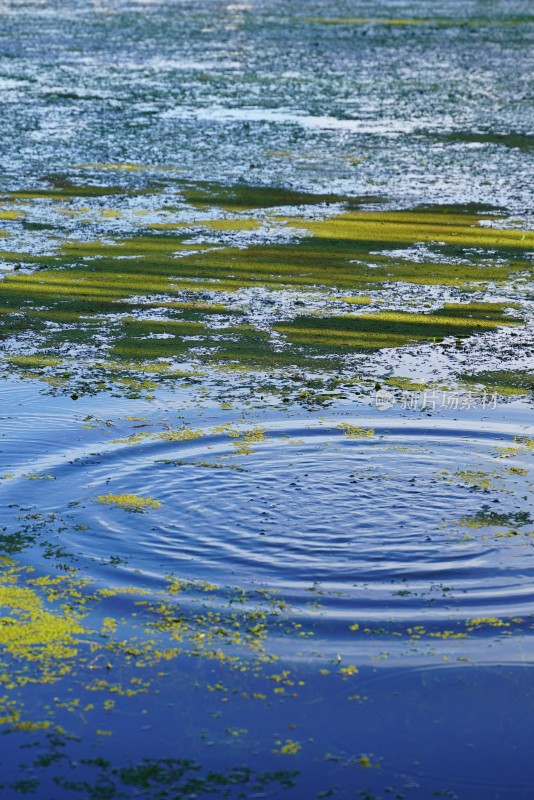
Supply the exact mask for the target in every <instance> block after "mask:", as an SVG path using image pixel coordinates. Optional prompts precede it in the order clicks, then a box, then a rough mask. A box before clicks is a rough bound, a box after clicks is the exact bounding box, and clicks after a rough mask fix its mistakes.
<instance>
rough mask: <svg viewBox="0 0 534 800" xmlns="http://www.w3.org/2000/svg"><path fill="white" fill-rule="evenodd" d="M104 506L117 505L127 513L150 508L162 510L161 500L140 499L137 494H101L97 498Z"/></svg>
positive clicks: (151, 498)
mask: <svg viewBox="0 0 534 800" xmlns="http://www.w3.org/2000/svg"><path fill="white" fill-rule="evenodd" d="M96 500H97V502H98V503H102V505H104V506H109V505H115V506H118V507H119V508H123V509H124V510H125V511H146V510H147V509H149V508H160V507H161V503H160V501H159V500H154V498H153V497H138V495H136V494H111V493H110V494H101V495H99V496H98V497H97V498H96Z"/></svg>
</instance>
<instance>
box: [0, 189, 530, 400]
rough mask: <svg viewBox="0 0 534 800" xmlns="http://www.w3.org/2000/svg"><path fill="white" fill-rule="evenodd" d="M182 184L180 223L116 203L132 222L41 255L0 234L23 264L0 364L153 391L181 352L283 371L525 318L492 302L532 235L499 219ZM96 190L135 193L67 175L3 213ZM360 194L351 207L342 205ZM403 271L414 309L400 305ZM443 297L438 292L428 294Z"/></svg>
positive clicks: (10, 282)
mask: <svg viewBox="0 0 534 800" xmlns="http://www.w3.org/2000/svg"><path fill="white" fill-rule="evenodd" d="M177 188H178V191H179V192H182V196H183V198H185V200H186V201H187V202H189V203H192V204H193V206H190V209H191V211H190V212H189V221H187V220H188V217H187V215H185V217H184V214H183V212H179V213H178V212H177V213H176V222H175V223H172V222H168V223H165V224H163V223H161V224H159V223H158V224H156V223H148V224H147V223H144V222H143V212H141V211H140V210H139V209H137V208H136V210H135V212H134V216H133V220H134V223H133V227H132V222H130V221H129V220H130V218H132V214H131V212H128V211H126V210H124V211H123V210H119V209H120V208H121V205H120V204H119V205H118V206H117V211H116V212H113V214H114V218H115V217H117V218H123V217H124V218H125V219H126V222H127V228H128V226H129V232H128V233H125V234H122V235H119V236H117V235H112V236H111V237H110V236H106V237H100V238H95V239H91V238H90V237H87V236H84V237H83V238H74V237H72V235H69V236H67V237H59V238H58V239H57V242H56V243H54V244H52V245H51V249H50V252H49V253H48V254H40V255H38V256H36V255H32V254H30V253H25V252H24V251H20V250H18V251H16V252H15V251H10V250H9V243H10V235H11V234H10V232H9V231H8V230H6V231H5V232H4V243H5V244H4V247H5V250H4V252H3V254H2V255H3V258H4V260H5V261H9V262H15V269H14V271H13V272H12V273H11V274H7V275H6V276H5V277H4V280H3V281H2V297H1V307H0V330H1V335H2V336H3V339H4V352H5V356H4V364H5V367H6V368H7V369H9V370H15V371H17V372H19V373H20V374H22V375H27V376H28V377H40V378H42V379H44V380H45V381H47V382H48V383H49V384H50V385H51V386H52V387H55V388H56V389H60V388H61V387H63V388H64V390H66V391H73V389H75V390H76V391H77V392H79V391H82V392H84V391H88V390H89V391H92V392H95V391H102V390H105V389H109V388H111V386H115V387H122V391H123V392H128V391H137V392H144V393H147V394H150V392H151V391H153V389H154V387H155V385H156V383H157V382H158V381H160V380H176V379H178V380H184V379H185V381H186V382H188V381H190V380H191V379H194V378H195V372H194V369H193V370H191V364H193V365H195V369H197V370H198V369H200V370H204V369H205V368H206V367H209V368H210V369H212V370H219V371H220V370H221V369H222V370H223V372H224V371H227V370H228V369H231V370H238V371H242V370H249V371H250V370H252V371H257V370H262V371H272V370H275V371H276V373H277V378H278V380H279V381H282V383H283V382H284V374H285V372H286V371H287V369H288V368H294V369H307V370H310V369H313V370H314V371H322V372H323V373H324V374H325V375H328V374H332V373H333V374H337V373H339V372H343V371H345V370H346V369H347V367H348V365H349V364H350V363H352V361H351V359H353V358H354V357H355V356H357V355H358V354H359V353H373V352H376V353H379V352H380V351H381V350H391V349H393V348H402V347H406V346H414V345H432V344H434V345H435V344H439V343H440V342H443V341H444V340H446V341H450V342H451V343H452V346H453V347H454V346H456V347H458V346H460V344H459V343H461V342H462V340H464V339H471V338H472V337H473V336H475V335H477V334H489V333H491V332H492V331H498V330H500V329H502V328H503V327H514V328H517V329H518V330H519V331H521V329H522V319H521V314H522V311H521V309H522V305H521V302H519V300H520V295H518V294H517V292H515V294H514V295H513V297H514V299H513V300H512V299H511V300H508V301H503V300H501V299H500V298H499V300H497V301H494V300H492V299H490V298H491V292H490V287H495V286H502V287H503V289H501V290H499V291H500V292H501V294H502V292H503V291H505V287H506V286H507V285H509V284H510V282H513V281H514V280H515V279H519V280H522V276H524V275H525V274H526V273H527V272H529V271H530V265H529V262H528V261H526V260H525V254H526V253H527V252H528V251H529V249H532V247H533V245H534V238H533V234H531V233H530V232H528V231H524V230H516V229H514V228H507V227H499V217H496V216H494V215H493V216H492V215H488V214H487V213H485V214H484V213H482V214H477V213H473V212H467V211H462V210H461V209H453V208H449V207H443V208H421V209H416V210H413V211H404V212H401V211H381V210H377V211H365V210H362V209H361V203H362V201H361V199H360V200H359V201H352V200H350V198H343V197H332V198H327V197H325V196H323V195H318V196H317V197H315V196H313V195H311V194H308V195H302V196H298V197H297V196H293V195H292V194H291V193H286V194H284V192H283V191H280V192H279V193H277V192H276V191H274V190H270V189H258V188H256V189H254V191H252V190H251V188H250V187H247V186H234V187H228V188H223V187H218V188H217V187H215V186H213V185H210V186H203V187H202V186H199V187H198V188H195V187H193V186H189V187H187V186H185V185H184V186H181V185H180V184H178V185H177ZM147 191H148V190H147ZM152 193H153V194H154V190H152ZM30 194H31V197H30ZM140 196H142V193H141V195H140ZM156 196H157V195H156ZM103 197H105V198H106V199H107V200H109V199H110V198H117V199H118V200H121V202H124V201H125V200H127V199H128V198H129V197H131V195H130V194H128V195H125V194H124V192H123V191H121V190H119V189H115V188H113V187H112V188H110V189H107V188H105V187H100V186H94V187H91V186H84V185H77V184H70V185H65V184H63V185H62V186H61V188H51V189H50V190H39V191H38V192H36V193H34V194H32V193H29V194H28V193H25V194H24V196H22V195H21V193H17V194H11V195H5V196H4V198H3V205H4V216H5V218H6V224H9V225H10V226H12V227H13V235H15V234H16V232H17V230H18V229H20V230H21V231H22V230H24V228H25V226H27V225H30V222H29V221H28V222H27V221H26V213H27V212H25V211H24V208H25V206H24V204H25V203H28V202H30V201H31V200H35V201H39V202H46V203H47V204H52V209H53V210H54V214H56V215H57V216H58V217H59V219H61V216H62V215H64V216H65V215H67V219H70V218H71V217H72V216H73V215H74V217H76V216H79V217H81V219H82V220H83V218H84V217H85V216H87V215H88V214H89V213H90V207H89V206H87V207H85V206H80V203H82V202H88V201H92V202H93V203H94V202H98V203H100V202H101V199H102V198H103ZM252 198H255V200H254V201H253V200H252ZM325 200H329V204H327V205H325ZM355 202H358V203H360V207H355V208H354V209H353V210H350V211H346V210H343V209H344V207H345V208H346V207H347V206H350V205H351V204H353V203H355ZM292 203H293V204H296V203H299V205H298V206H296V207H295V205H291V204H292ZM218 204H219V207H220V209H221V210H220V211H219V212H218V213H217V214H216V215H215V216H213V217H212V218H204V219H203V218H202V215H201V213H200V211H201V210H203V209H205V208H207V209H212V213H213V209H217V207H218ZM287 204H289V213H288V212H285V211H284V206H285V205H287ZM312 204H319V207H320V208H322V209H323V212H322V215H321V216H320V217H319V216H318V215H317V214H314V216H313V218H308V217H307V216H306V212H307V209H308V208H312V207H313V205H312ZM55 205H57V209H54V208H53V207H54V206H55ZM195 206H197V207H198V209H200V211H199V210H195V208H194V207H195ZM99 207H100V206H99ZM186 207H187V206H186ZM104 210H105V209H102V213H103V212H104ZM146 213H148V211H147V212H146ZM106 214H108V211H107V210H106ZM109 214H111V209H109ZM221 214H222V216H221ZM165 215H167V216H172V212H170V211H165ZM180 220H182V221H180ZM258 230H259V231H260V232H261V236H260V239H259V241H258V237H257V236H256V232H257V231H258ZM228 236H230V239H228ZM232 237H234V239H235V242H234V241H233V239H232ZM235 237H237V238H235ZM402 285H406V286H407V287H410V292H411V295H412V296H413V299H412V300H411V305H412V306H413V310H406V308H405V304H404V303H403V304H401V306H400V307H399V301H398V297H397V294H396V288H398V287H401V286H402ZM418 287H419V288H418ZM425 287H433V288H432V294H431V295H430V294H428V292H427V289H426V288H425ZM259 290H260V291H261V292H263V293H264V294H263V299H262V300H260V299H259V296H258V299H256V297H257V292H258V291H259ZM436 290H437V291H438V293H437V294H436ZM439 296H441V297H443V301H442V302H441V303H440V302H439V300H434V299H432V300H431V302H430V303H429V302H428V300H429V298H430V297H432V298H433V297H436V298H438V297H439ZM448 298H451V299H448ZM360 307H361V308H360ZM520 335H521V334H520ZM455 343H456V344H455ZM519 343H520V339H519V340H517V341H516V342H514V345H515V346H516V348H517V345H518V344H519ZM490 348H491V345H490ZM347 359H349V360H347ZM82 365H83V373H84V378H83V379H81V378H80V372H81V367H82ZM200 374H202V373H200ZM499 374H501V373H498V372H491V371H487V370H486V372H480V373H477V374H475V375H473V376H472V377H470V378H469V380H472V381H473V382H476V383H481V384H482V385H488V386H491V387H495V388H496V389H497V390H499V387H500V385H501V382H499V380H495V379H493V378H492V376H493V375H495V376H498V375H499ZM502 374H503V375H504V372H502ZM517 374H518V377H517V378H516V379H515V382H516V383H519V384H521V381H523V385H525V386H527V388H528V385H529V384H528V378H527V377H526V376H524V378H523V379H522V378H521V373H520V372H518V373H517ZM457 377H458V378H460V377H462V378H464V379H467V376H464V375H462V376H460V375H458V376H457ZM452 378H454V374H452V375H451V379H452ZM505 384H506V381H503V394H509V393H510V392H509V391H507V390H506V388H505ZM346 386H347V384H346V382H345V388H346Z"/></svg>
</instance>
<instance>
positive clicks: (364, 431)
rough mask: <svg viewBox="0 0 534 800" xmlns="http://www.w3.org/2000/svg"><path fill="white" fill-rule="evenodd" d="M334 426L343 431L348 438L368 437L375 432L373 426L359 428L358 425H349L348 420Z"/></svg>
mask: <svg viewBox="0 0 534 800" xmlns="http://www.w3.org/2000/svg"><path fill="white" fill-rule="evenodd" d="M336 428H338V429H339V430H341V431H344V433H345V436H348V437H349V439H368V438H369V437H370V436H374V433H375V432H374V429H373V428H360V427H359V426H358V425H351V424H350V422H342V423H341V425H336Z"/></svg>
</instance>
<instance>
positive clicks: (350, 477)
mask: <svg viewBox="0 0 534 800" xmlns="http://www.w3.org/2000/svg"><path fill="white" fill-rule="evenodd" d="M349 433H350V430H349ZM356 437H357V438H351V437H350V436H349V435H347V431H346V430H343V429H342V428H340V426H339V425H338V424H336V423H332V424H331V426H329V425H327V424H324V423H323V424H322V425H321V424H312V425H308V426H305V425H298V424H294V425H292V426H289V425H287V424H285V425H272V426H270V428H269V429H268V430H266V433H265V438H264V439H263V440H262V441H257V442H256V441H255V442H252V443H250V445H246V446H245V447H244V448H243V446H242V445H240V443H239V442H237V443H236V439H235V438H234V439H232V438H231V437H229V436H228V435H226V434H224V433H222V434H221V433H219V434H215V435H213V434H212V435H209V434H208V435H206V436H203V437H201V438H198V439H192V440H188V441H180V442H168V441H162V440H156V441H151V440H146V441H145V442H142V443H140V444H137V445H135V446H134V447H132V446H124V445H110V444H107V445H106V447H107V449H106V450H105V451H104V452H100V453H98V454H94V453H93V454H92V455H90V454H89V453H85V454H84V456H83V457H82V458H80V454H79V453H77V455H78V458H77V459H74V458H72V453H70V454H69V453H67V454H65V453H63V454H62V455H63V459H64V458H65V455H67V457H69V458H70V459H71V461H70V463H65V461H63V463H58V462H57V460H56V463H55V465H54V464H53V463H51V461H50V459H49V460H48V461H47V462H46V464H45V468H46V472H48V473H50V474H52V475H53V476H54V477H55V478H56V480H54V481H51V480H41V481H30V482H28V481H27V479H24V481H23V482H22V479H21V480H18V481H16V482H14V481H13V480H12V481H10V484H11V485H10V492H11V494H12V495H13V494H20V496H21V497H23V499H24V504H25V505H26V506H29V505H32V506H33V505H34V506H36V507H38V508H39V509H40V511H46V512H50V513H57V514H61V513H63V512H64V509H65V507H66V506H67V505H69V504H70V505H71V508H70V518H71V520H72V521H73V524H72V525H71V526H69V528H68V530H66V531H65V533H64V534H63V536H64V542H63V543H64V544H65V546H67V547H68V549H69V550H71V551H73V552H74V553H75V554H76V555H77V556H78V557H80V558H82V559H87V560H88V561H89V563H90V566H89V570H90V571H92V572H94V574H97V573H98V571H99V564H100V563H109V559H110V557H113V558H114V559H115V561H118V560H120V561H121V566H120V567H119V568H118V570H117V572H116V573H115V574H116V576H117V580H118V581H119V580H127V581H128V582H129V583H131V582H132V580H133V581H134V582H135V581H142V580H145V581H146V580H157V579H163V578H164V576H165V575H167V574H169V573H173V574H176V575H181V576H185V577H188V578H198V579H202V580H209V581H213V582H216V583H221V584H223V585H240V586H251V585H252V586H258V585H263V586H268V587H269V588H271V589H273V588H274V589H279V590H281V591H283V592H284V593H285V594H286V595H288V596H291V598H292V599H293V601H295V602H307V601H309V599H310V591H312V592H313V591H321V592H323V591H324V592H326V593H330V594H333V595H334V597H335V596H336V595H337V596H339V599H338V600H337V601H336V600H333V601H332V604H333V607H335V613H336V614H338V615H341V616H343V615H344V614H353V613H354V611H358V613H359V614H365V615H366V616H367V618H370V619H372V618H384V617H385V616H386V617H387V618H388V619H392V620H395V619H403V618H404V619H408V618H409V619H411V620H412V621H415V620H416V619H418V618H419V617H420V616H421V617H425V618H427V619H428V617H429V616H434V617H439V616H443V615H449V616H450V614H451V611H453V610H455V611H456V613H457V614H459V615H460V616H463V617H465V616H467V617H469V616H471V617H473V616H478V615H484V616H489V615H492V616H493V615H495V616H498V615H512V614H521V613H527V609H528V607H529V604H530V603H531V600H532V577H533V567H534V562H533V560H532V544H531V543H532V538H531V537H530V536H529V535H528V534H529V532H530V531H532V530H533V528H532V525H530V526H529V524H528V523H529V521H530V520H531V517H534V508H533V507H532V503H531V502H529V501H528V500H527V497H528V493H529V491H530V482H529V478H528V467H529V460H530V459H531V458H532V453H531V451H530V450H529V449H528V448H526V447H522V446H521V444H519V445H518V444H514V443H513V438H514V437H513V433H509V432H508V431H506V430H500V431H485V432H481V431H479V430H466V429H462V428H461V427H458V428H451V427H446V426H444V425H443V423H441V425H439V424H438V423H433V427H432V428H429V427H428V424H427V423H422V424H417V423H413V422H410V423H409V424H406V425H404V426H403V425H402V424H399V425H398V426H397V427H395V426H390V427H386V426H383V427H376V425H375V427H374V434H373V435H365V431H364V432H363V435H361V436H360V435H359V434H358V432H356ZM512 445H513V448H512V450H510V449H508V451H506V450H503V448H510V447H511V446H512ZM243 449H244V450H245V452H243ZM512 451H513V452H512ZM503 455H507V456H508V457H507V458H503V457H502V456H503ZM43 463H44V462H43ZM14 483H15V492H13V484H14ZM109 493H112V494H113V495H121V494H134V495H137V496H141V497H152V498H155V499H157V500H158V501H160V502H161V507H159V508H154V509H149V510H147V511H145V512H144V513H129V512H128V511H125V510H124V509H122V508H117V507H113V506H110V505H102V504H101V503H99V502H97V500H96V498H97V497H99V496H102V495H107V494H109ZM333 613H334V612H333Z"/></svg>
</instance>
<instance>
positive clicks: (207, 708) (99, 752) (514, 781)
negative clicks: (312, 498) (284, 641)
mask: <svg viewBox="0 0 534 800" xmlns="http://www.w3.org/2000/svg"><path fill="white" fill-rule="evenodd" d="M183 667H184V669H183V671H177V672H175V673H174V674H173V677H172V679H170V681H169V682H168V684H167V686H166V687H165V688H164V689H163V684H161V685H160V689H162V691H161V693H160V694H155V695H154V696H151V698H150V702H149V703H148V702H147V700H146V698H142V699H137V698H134V699H133V701H132V700H131V701H129V702H128V704H127V705H128V712H126V711H125V709H121V706H120V703H118V704H117V712H118V713H117V712H116V713H115V714H114V717H115V719H114V722H113V736H112V737H103V736H99V737H98V736H95V735H94V733H93V732H92V731H91V730H88V726H87V725H86V724H84V720H83V715H82V714H80V715H79V719H77V720H75V722H74V725H73V720H72V715H70V718H69V719H68V720H65V724H66V723H67V722H68V723H69V725H70V729H71V730H72V731H73V733H74V735H76V734H78V735H79V736H80V741H78V742H77V741H75V740H71V741H70V742H68V743H67V744H66V745H65V746H63V747H58V746H57V745H55V744H54V742H53V740H52V738H51V737H50V740H49V741H48V742H46V743H43V742H41V741H39V742H38V741H37V740H36V737H35V735H33V736H32V735H31V734H24V735H22V734H12V735H10V736H7V737H5V738H4V741H3V747H2V761H3V763H4V765H5V766H4V770H3V775H2V778H3V780H4V781H5V780H6V779H7V780H10V779H11V780H13V779H16V778H17V770H16V769H14V768H13V767H11V768H10V767H9V766H8V765H9V764H11V765H13V766H14V765H15V764H17V763H18V762H19V761H20V754H21V753H24V749H20V748H21V746H22V748H24V747H25V748H26V750H25V753H24V759H25V761H26V766H24V767H22V769H21V770H20V773H19V774H20V776H21V778H24V779H26V780H28V779H31V778H36V777H37V778H39V779H40V780H41V786H40V789H39V796H40V797H50V798H55V797H63V796H71V795H72V796H82V797H90V796H91V797H92V796H93V795H92V794H90V791H95V790H96V787H98V789H99V790H100V791H101V792H102V795H103V796H105V791H106V787H107V790H108V791H109V792H110V796H113V797H114V796H120V797H122V796H128V795H127V794H124V795H123V794H122V793H121V792H123V791H124V792H128V791H132V792H133V795H132V796H137V793H136V792H138V793H139V794H140V796H149V797H160V796H163V797H167V796H170V797H195V796H231V797H250V798H255V797H264V796H266V797H287V798H305V797H317V796H319V797H321V796H332V797H340V798H352V797H372V798H387V797H391V796H392V797H403V798H404V797H407V798H409V797H413V798H421V799H422V798H430V797H457V798H466V799H467V798H469V800H487V799H488V798H489V799H490V800H505V798H507V799H508V800H527V798H530V797H532V763H531V752H530V749H531V748H530V743H531V741H532V735H533V714H532V705H533V699H534V698H533V691H532V685H533V684H532V668H531V667H528V666H525V665H520V664H517V665H510V666H507V667H502V666H495V665H493V666H479V667H477V668H472V667H468V666H456V667H429V666H424V667H420V668H414V669H398V668H397V669H391V668H384V667H380V668H364V669H362V670H361V674H360V675H359V677H358V691H359V692H360V693H361V694H362V695H363V696H364V698H365V699H364V700H362V701H351V700H348V699H347V697H348V696H350V689H349V687H348V686H347V685H346V684H342V685H341V686H338V687H337V688H333V686H332V684H331V682H330V681H329V680H328V679H325V678H324V677H321V676H317V675H316V674H315V675H314V674H313V672H311V671H308V669H307V668H306V667H304V668H303V669H302V670H301V671H300V676H301V679H302V680H303V681H305V683H306V686H305V688H303V689H301V690H300V695H299V698H298V699H295V698H288V699H286V700H285V702H280V703H260V704H259V703H258V702H257V701H254V700H250V699H243V697H242V696H241V695H240V694H236V695H234V696H232V697H230V699H228V696H226V695H222V696H219V697H218V698H217V699H216V700H214V694H213V693H212V692H210V691H206V689H205V688H203V685H205V682H206V680H207V681H208V682H209V681H210V680H213V676H212V674H211V670H206V668H205V665H204V664H202V663H201V662H196V663H195V664H193V665H191V664H189V665H188V667H187V668H186V665H185V664H184V665H183ZM257 683H258V681H257V680H249V681H247V680H245V681H243V680H240V691H242V690H243V688H245V689H248V690H249V691H251V690H252V689H257V688H258V686H257ZM66 716H67V717H68V716H69V715H66ZM102 724H103V725H105V721H103V723H102ZM288 742H291V743H298V747H299V750H298V752H296V753H294V754H292V755H280V750H281V748H282V747H284V746H287V743H288ZM46 756H48V757H49V758H53V757H55V758H56V759H57V761H56V763H55V765H54V766H55V769H52V770H50V769H48V770H47V769H44V768H43V763H44V759H45V757H46ZM36 757H37V758H36ZM39 758H41V759H42V761H41V763H40V764H39V763H37V765H35V762H36V761H38V759H39ZM32 761H33V763H34V765H33V766H29V765H30V764H31V763H32ZM140 765H142V767H143V769H144V773H143V774H144V776H145V777H144V782H142V789H143V791H141V787H140V786H139V785H136V786H135V788H133V787H132V786H131V785H130V787H129V786H128V780H129V779H130V780H132V783H133V774H134V771H135V770H136V769H137V770H138V769H139V766H140ZM128 769H129V770H130V772H128ZM50 775H52V776H53V778H54V779H55V780H50ZM210 776H211V778H210ZM213 776H217V777H216V778H214V777H213ZM225 780H228V782H229V785H224V781H225ZM188 781H198V782H199V783H198V784H196V785H195V783H194V782H193V783H188ZM232 781H233V784H234V785H232ZM58 784H59V785H58ZM74 785H76V786H77V787H78V788H77V791H76V790H74V789H73V786H74ZM84 787H85V788H84ZM89 787H90V789H89ZM206 787H211V789H210V790H209V791H205V790H206ZM163 790H164V791H167V792H169V795H166V794H163V795H160V794H158V791H163ZM112 791H114V792H116V794H111V792H112ZM226 792H228V795H227V794H226ZM321 793H324V794H321ZM6 796H11V795H9V793H8V794H6Z"/></svg>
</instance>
